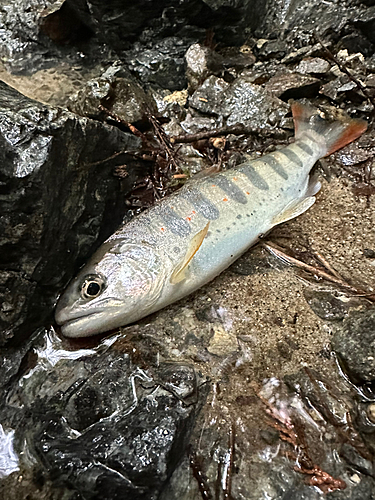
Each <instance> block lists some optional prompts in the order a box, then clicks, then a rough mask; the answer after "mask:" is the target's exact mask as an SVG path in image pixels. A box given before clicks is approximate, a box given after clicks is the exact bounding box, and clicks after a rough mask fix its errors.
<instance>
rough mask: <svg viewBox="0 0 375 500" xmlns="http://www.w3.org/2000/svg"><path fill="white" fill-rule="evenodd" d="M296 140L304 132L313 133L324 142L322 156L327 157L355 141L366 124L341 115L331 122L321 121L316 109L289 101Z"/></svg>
mask: <svg viewBox="0 0 375 500" xmlns="http://www.w3.org/2000/svg"><path fill="white" fill-rule="evenodd" d="M290 105H291V109H292V114H293V121H294V127H295V136H296V139H298V138H299V137H301V135H302V134H303V132H305V131H313V132H315V133H316V134H318V135H319V136H320V137H321V138H322V139H323V140H324V143H325V144H324V150H325V151H324V154H323V156H328V155H330V154H332V153H334V152H335V151H337V150H338V149H341V148H343V147H344V146H346V145H347V144H349V143H350V142H352V141H354V140H355V139H357V138H358V137H359V136H360V135H362V134H363V133H364V132H365V131H366V130H367V122H366V121H364V120H360V119H356V118H350V117H349V116H348V115H346V114H343V113H342V112H341V110H339V112H341V115H340V116H335V118H334V120H333V121H331V120H330V121H329V120H326V119H323V118H322V117H321V116H320V115H319V112H318V110H317V109H316V108H314V107H313V106H311V105H310V104H307V103H306V102H304V101H293V100H291V101H290Z"/></svg>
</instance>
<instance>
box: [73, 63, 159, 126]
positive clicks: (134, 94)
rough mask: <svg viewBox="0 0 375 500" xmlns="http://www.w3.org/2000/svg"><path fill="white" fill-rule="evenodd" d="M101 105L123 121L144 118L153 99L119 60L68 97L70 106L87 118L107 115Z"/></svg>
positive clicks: (152, 109)
mask: <svg viewBox="0 0 375 500" xmlns="http://www.w3.org/2000/svg"><path fill="white" fill-rule="evenodd" d="M100 106H103V107H105V108H106V109H108V111H109V112H111V113H114V114H115V115H116V116H118V117H119V118H120V119H121V120H123V121H124V122H126V123H134V122H142V121H146V114H147V112H151V113H152V112H154V111H155V101H154V100H153V99H152V97H151V96H149V95H148V94H147V93H146V92H145V91H144V90H143V88H142V87H141V86H140V84H139V83H138V82H137V81H136V80H135V79H134V77H132V76H131V74H130V73H129V71H127V70H126V69H125V68H124V67H123V66H122V65H121V63H120V62H119V61H118V62H116V63H114V64H113V65H112V66H110V67H109V68H108V69H107V70H106V71H105V72H104V73H103V74H102V75H101V76H100V77H99V78H95V79H93V80H90V81H88V82H87V84H86V86H85V87H84V88H83V89H81V90H79V91H78V92H77V94H76V95H74V96H72V97H71V98H70V99H69V105H68V107H69V109H70V110H71V111H73V112H74V113H77V114H78V115H81V116H87V117H89V118H97V119H98V118H100V117H106V114H105V112H103V111H102V110H101V108H100Z"/></svg>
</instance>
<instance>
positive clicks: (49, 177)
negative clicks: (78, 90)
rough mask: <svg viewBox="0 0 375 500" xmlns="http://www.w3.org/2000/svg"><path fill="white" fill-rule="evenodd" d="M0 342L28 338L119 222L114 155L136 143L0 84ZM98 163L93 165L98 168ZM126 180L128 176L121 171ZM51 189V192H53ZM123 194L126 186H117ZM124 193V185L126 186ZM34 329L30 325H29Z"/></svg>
mask: <svg viewBox="0 0 375 500" xmlns="http://www.w3.org/2000/svg"><path fill="white" fill-rule="evenodd" d="M0 110H1V116H2V119H1V127H0V143H1V149H0V151H1V152H0V157H1V164H0V182H1V190H2V193H3V194H2V197H1V199H0V213H1V220H0V261H1V267H2V269H5V270H3V271H1V274H0V280H1V281H0V304H1V306H0V331H1V334H0V344H4V343H5V342H6V341H7V340H9V339H10V338H12V337H18V336H19V335H21V332H23V333H22V334H25V335H30V334H31V332H32V331H33V325H40V324H41V323H42V322H43V321H45V320H46V316H47V315H48V314H50V315H51V314H52V309H53V307H52V304H53V300H54V297H55V295H56V292H57V290H61V288H62V287H63V286H64V284H65V283H66V281H67V280H68V279H69V278H70V277H71V276H72V274H73V272H74V271H75V270H76V269H77V266H79V265H80V264H81V263H83V259H84V258H86V257H87V253H88V252H89V251H90V250H92V248H93V246H94V245H95V244H96V243H97V240H98V237H99V235H100V238H101V239H104V237H107V236H109V234H110V233H111V232H112V231H113V230H114V229H115V227H116V226H117V225H118V224H119V223H120V222H121V219H122V215H123V211H124V199H123V193H122V192H121V186H120V184H119V180H118V179H116V178H115V177H114V176H113V175H112V172H113V169H114V166H115V165H117V164H119V162H120V164H121V163H122V164H123V163H125V162H127V163H129V165H130V164H131V161H132V160H131V157H129V156H128V155H120V156H119V157H117V158H115V160H112V161H108V162H103V163H101V162H100V160H105V159H107V158H108V157H110V156H112V155H113V154H114V153H115V152H118V151H121V150H130V151H131V150H134V151H135V150H136V149H137V148H138V146H139V139H137V138H135V137H134V136H133V135H130V134H126V133H124V132H121V131H120V130H119V129H117V128H115V127H110V126H108V125H104V124H102V123H99V122H94V121H91V120H88V119H86V118H78V117H77V116H76V115H73V114H72V113H69V112H66V111H62V110H61V109H58V108H53V107H49V106H47V105H44V104H41V103H38V102H36V101H33V100H31V99H28V98H26V97H25V96H23V95H22V94H20V93H18V92H17V91H15V90H14V89H12V88H11V87H8V86H7V85H5V84H4V83H0ZM98 162H99V163H98ZM129 173H130V177H131V178H130V179H129V180H128V181H127V182H128V186H129V185H130V184H131V182H132V179H134V174H133V173H132V170H131V168H129ZM57 186H58V187H57ZM124 188H125V189H126V184H125V185H124ZM128 189H129V188H128ZM34 327H35V326H34Z"/></svg>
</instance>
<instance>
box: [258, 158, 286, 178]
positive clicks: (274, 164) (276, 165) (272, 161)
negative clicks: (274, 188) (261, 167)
mask: <svg viewBox="0 0 375 500" xmlns="http://www.w3.org/2000/svg"><path fill="white" fill-rule="evenodd" d="M260 161H264V163H267V165H269V166H270V167H271V168H272V170H274V171H275V172H276V173H277V174H278V175H280V177H282V178H283V179H285V180H288V174H287V173H286V171H285V170H284V167H283V166H282V165H281V163H280V162H279V161H278V160H277V159H276V158H275V157H274V156H273V153H271V154H269V155H265V156H263V157H262V158H261V159H260Z"/></svg>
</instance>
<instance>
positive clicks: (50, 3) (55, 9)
mask: <svg viewBox="0 0 375 500" xmlns="http://www.w3.org/2000/svg"><path fill="white" fill-rule="evenodd" d="M0 25H1V26H2V29H1V32H0V42H1V43H0V56H1V59H2V61H3V62H4V63H5V65H6V67H7V69H8V70H9V71H11V72H13V73H22V74H25V73H26V74H32V73H34V72H35V71H37V70H39V69H42V68H48V67H50V66H54V65H56V64H58V63H59V62H60V61H61V60H62V59H70V64H77V63H78V62H79V61H80V60H81V59H82V57H85V56H89V57H90V59H92V60H94V59H96V60H98V59H99V58H100V57H103V52H105V50H98V45H97V43H96V41H95V40H94V38H93V31H91V29H90V28H89V27H88V25H86V24H85V23H84V22H82V20H81V19H80V17H79V15H78V14H77V12H76V9H75V8H74V6H73V5H71V3H70V2H68V1H64V0H46V1H45V2H34V1H33V0H10V1H9V2H7V5H6V8H1V9H0ZM88 41H90V46H89V45H88V44H87V43H86V42H88ZM78 47H79V48H78Z"/></svg>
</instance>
